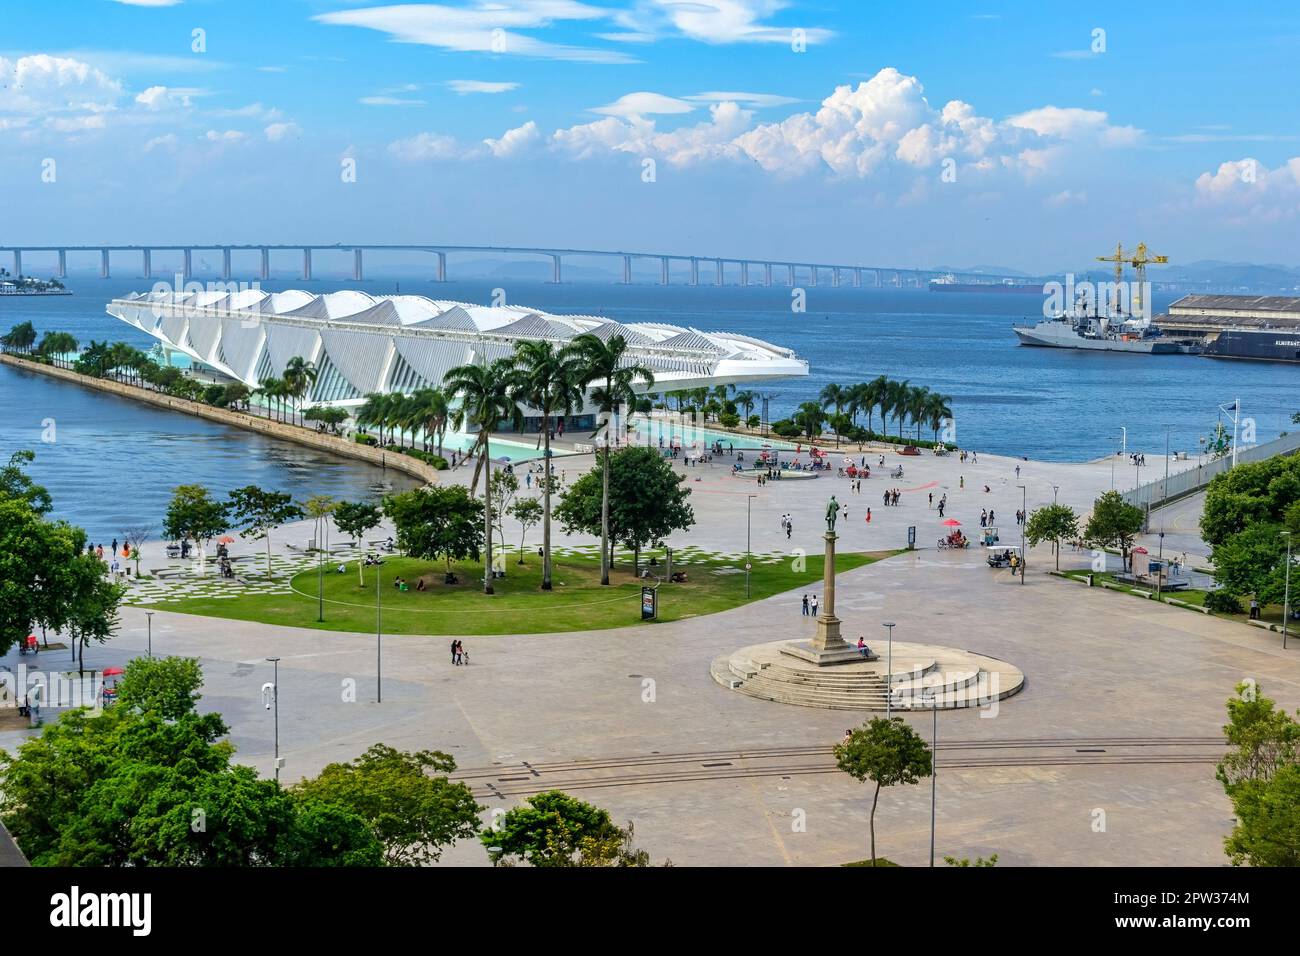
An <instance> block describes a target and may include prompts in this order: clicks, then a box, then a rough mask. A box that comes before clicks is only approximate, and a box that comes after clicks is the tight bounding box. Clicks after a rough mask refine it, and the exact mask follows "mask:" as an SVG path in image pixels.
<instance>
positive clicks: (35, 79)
mask: <svg viewBox="0 0 1300 956" xmlns="http://www.w3.org/2000/svg"><path fill="white" fill-rule="evenodd" d="M121 95H122V85H121V83H119V82H118V81H117V80H114V79H113V78H111V77H110V76H108V75H107V74H106V73H104V72H103V71H102V70H99V69H97V68H95V67H93V66H91V65H90V64H88V63H84V62H82V61H80V60H74V59H71V58H69V57H57V56H50V55H49V54H45V53H38V54H35V55H33V56H24V57H19V58H18V59H17V60H9V59H6V58H5V57H2V56H0V113H29V114H49V113H62V112H102V111H104V110H110V109H113V107H114V105H115V104H116V102H117V100H118V99H119V98H120V97H121Z"/></svg>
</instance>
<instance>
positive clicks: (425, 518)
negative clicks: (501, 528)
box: [384, 485, 490, 593]
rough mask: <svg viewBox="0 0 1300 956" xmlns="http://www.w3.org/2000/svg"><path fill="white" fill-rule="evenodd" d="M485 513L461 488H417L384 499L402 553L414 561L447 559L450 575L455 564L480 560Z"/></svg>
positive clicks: (478, 502)
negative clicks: (455, 562) (469, 559)
mask: <svg viewBox="0 0 1300 956" xmlns="http://www.w3.org/2000/svg"><path fill="white" fill-rule="evenodd" d="M484 510H485V506H484V504H483V502H481V501H478V500H476V499H474V498H471V497H470V495H469V492H468V491H466V490H465V489H464V488H462V487H461V486H460V485H451V486H448V487H446V488H442V487H437V486H429V487H425V488H415V489H413V490H411V491H404V492H402V493H401V494H397V495H390V496H389V497H387V498H385V499H384V514H386V515H388V517H389V518H390V519H391V520H392V522H393V525H394V527H396V529H397V542H398V544H399V545H400V546H401V547H402V549H403V550H404V551H405V552H406V553H407V554H408V555H410V556H411V557H413V558H425V559H428V560H435V559H437V558H443V559H445V560H446V562H447V573H448V574H450V573H451V562H452V561H463V560H465V559H466V558H471V559H473V560H475V561H477V560H479V555H480V553H481V552H482V549H483V538H484V533H485V532H484V528H483V520H482V519H483V512H484ZM489 593H490V592H489Z"/></svg>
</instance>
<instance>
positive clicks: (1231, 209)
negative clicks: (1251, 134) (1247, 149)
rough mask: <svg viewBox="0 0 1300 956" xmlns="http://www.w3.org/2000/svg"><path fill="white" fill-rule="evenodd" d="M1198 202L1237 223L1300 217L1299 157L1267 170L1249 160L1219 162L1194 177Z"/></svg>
mask: <svg viewBox="0 0 1300 956" xmlns="http://www.w3.org/2000/svg"><path fill="white" fill-rule="evenodd" d="M1195 195H1196V200H1197V202H1198V203H1200V204H1202V205H1207V206H1215V207H1219V208H1221V209H1223V210H1225V211H1226V212H1227V213H1228V215H1229V218H1234V219H1238V220H1240V221H1248V220H1278V219H1291V218H1294V217H1295V216H1296V215H1297V214H1300V156H1296V157H1293V158H1291V159H1288V160H1287V161H1286V162H1285V163H1283V164H1282V165H1281V166H1278V167H1275V168H1273V169H1269V168H1268V167H1267V166H1265V165H1264V164H1263V163H1261V162H1259V161H1258V160H1255V159H1253V158H1249V157H1248V158H1245V159H1235V160H1229V161H1228V162H1225V163H1220V164H1219V168H1218V169H1217V170H1215V171H1214V172H1213V173H1209V172H1206V173H1201V175H1200V176H1198V177H1197V178H1196V183H1195Z"/></svg>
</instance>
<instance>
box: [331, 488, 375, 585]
mask: <svg viewBox="0 0 1300 956" xmlns="http://www.w3.org/2000/svg"><path fill="white" fill-rule="evenodd" d="M382 516H383V513H382V512H381V511H380V510H379V508H378V507H377V506H376V505H372V504H369V503H367V502H364V501H340V502H339V503H338V505H337V507H335V509H334V526H335V527H336V528H338V529H339V530H340V531H342V532H343V533H344V534H345V535H347V536H348V537H349V538H351V539H352V543H353V544H355V545H357V546H358V547H360V544H361V539H362V538H363V537H364V536H365V535H366V534H367V533H368V532H369V531H370V530H371V529H372V528H377V527H379V519H380V518H381V517H382ZM364 564H365V562H363V561H362V560H361V557H360V555H359V554H358V556H357V580H358V581H360V583H361V586H362V587H365V584H366V578H365V574H364V572H363V565H364Z"/></svg>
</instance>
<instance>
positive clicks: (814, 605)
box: [811, 594, 817, 617]
mask: <svg viewBox="0 0 1300 956" xmlns="http://www.w3.org/2000/svg"><path fill="white" fill-rule="evenodd" d="M811 608H812V616H813V617H816V616H817V595H815V594H814V595H813V596H812V604H811Z"/></svg>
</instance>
